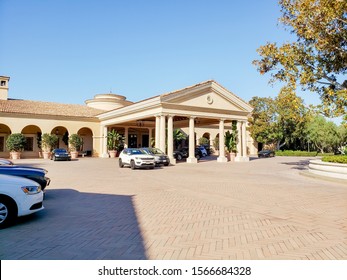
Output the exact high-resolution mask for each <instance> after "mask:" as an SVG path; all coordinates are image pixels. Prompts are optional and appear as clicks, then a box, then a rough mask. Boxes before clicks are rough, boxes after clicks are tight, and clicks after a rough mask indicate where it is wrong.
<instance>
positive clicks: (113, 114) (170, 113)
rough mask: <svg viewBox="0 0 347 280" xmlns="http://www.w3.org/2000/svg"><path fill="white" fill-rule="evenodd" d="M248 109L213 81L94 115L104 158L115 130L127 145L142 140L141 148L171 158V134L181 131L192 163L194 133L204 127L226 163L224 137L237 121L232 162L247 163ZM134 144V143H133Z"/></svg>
mask: <svg viewBox="0 0 347 280" xmlns="http://www.w3.org/2000/svg"><path fill="white" fill-rule="evenodd" d="M251 111H252V107H251V106H250V105H249V104H248V103H246V102H245V101H243V100H242V99H240V98H239V97H237V96H236V95H235V94H233V93H232V92H230V91H228V90H227V89H225V88H224V87H222V86H221V85H219V84H218V83H217V82H215V81H206V82H203V83H200V84H196V85H194V86H191V87H187V88H184V89H181V90H177V91H174V92H169V93H165V94H162V95H158V96H155V97H152V98H149V99H146V100H143V101H140V102H137V103H133V104H131V105H128V106H126V107H123V108H119V109H115V110H112V111H108V112H105V113H102V114H100V115H98V118H99V120H100V125H101V126H100V127H101V131H100V134H101V136H102V137H100V141H101V143H100V144H101V147H102V151H101V153H102V154H103V155H105V156H106V155H107V146H106V144H107V143H106V137H105V136H106V134H107V131H108V130H109V129H112V128H115V129H116V130H120V131H122V132H123V133H124V136H125V141H126V145H127V146H134V143H135V141H134V139H135V138H137V137H142V139H141V140H142V142H141V141H140V142H141V143H143V146H145V145H146V146H147V145H148V146H151V139H152V137H153V138H154V143H155V144H154V145H155V147H157V148H159V149H161V150H162V151H164V152H166V153H167V154H168V156H169V157H170V160H171V162H174V158H173V144H174V139H173V131H174V129H176V128H181V129H183V130H184V131H186V132H187V134H188V137H189V157H188V158H187V162H188V163H196V162H197V159H196V158H195V157H194V154H195V152H194V150H195V145H196V136H195V134H196V131H197V130H198V129H201V128H204V129H206V130H207V131H208V130H210V131H216V132H218V134H219V156H218V159H217V160H218V162H226V161H227V159H226V157H225V152H224V134H225V131H226V130H228V129H231V122H232V121H237V128H238V132H239V133H238V135H239V141H238V149H237V150H238V152H237V157H236V160H238V161H247V160H248V155H247V133H246V124H247V118H248V116H249V115H250V113H251ZM136 143H138V142H136Z"/></svg>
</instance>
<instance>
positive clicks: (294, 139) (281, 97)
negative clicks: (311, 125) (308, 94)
mask: <svg viewBox="0 0 347 280" xmlns="http://www.w3.org/2000/svg"><path fill="white" fill-rule="evenodd" d="M275 111H276V123H277V129H278V131H280V133H279V135H281V136H282V138H281V139H279V141H278V142H277V148H278V149H279V147H281V146H286V147H287V148H288V149H294V150H296V149H300V148H301V149H302V148H303V145H304V143H305V142H306V137H305V133H304V131H305V129H306V125H307V122H308V120H309V119H310V114H309V110H307V109H306V107H305V105H304V102H303V100H302V99H301V98H300V97H298V96H297V95H296V93H295V92H294V91H293V90H292V89H291V88H288V87H284V88H282V90H281V92H280V93H279V94H278V96H277V97H276V99H275ZM281 142H282V143H281Z"/></svg>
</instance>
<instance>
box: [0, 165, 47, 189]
mask: <svg viewBox="0 0 347 280" xmlns="http://www.w3.org/2000/svg"><path fill="white" fill-rule="evenodd" d="M0 174H5V175H12V176H18V177H24V178H27V179H30V180H33V181H35V182H37V183H39V184H40V185H41V189H42V190H44V189H45V188H46V186H48V185H49V183H50V182H51V180H50V179H49V178H48V177H46V174H47V170H46V169H43V168H36V167H26V166H20V165H0Z"/></svg>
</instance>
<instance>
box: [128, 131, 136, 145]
mask: <svg viewBox="0 0 347 280" xmlns="http://www.w3.org/2000/svg"><path fill="white" fill-rule="evenodd" d="M129 148H137V135H136V134H129Z"/></svg>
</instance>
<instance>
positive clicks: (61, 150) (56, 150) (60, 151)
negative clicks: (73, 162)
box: [54, 149, 67, 153]
mask: <svg viewBox="0 0 347 280" xmlns="http://www.w3.org/2000/svg"><path fill="white" fill-rule="evenodd" d="M54 152H55V153H67V151H66V150H65V149H55V150H54Z"/></svg>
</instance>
